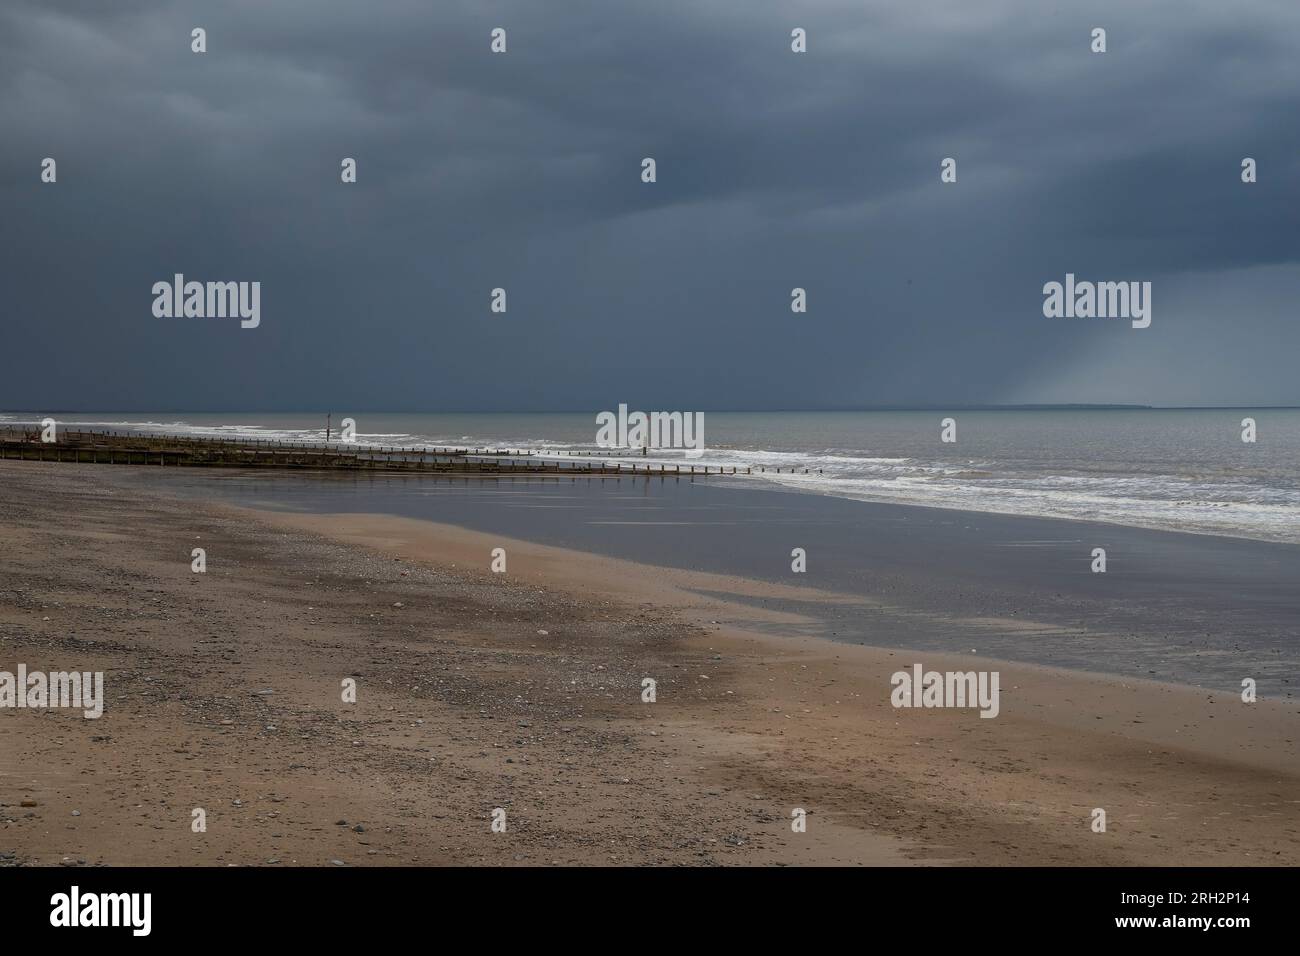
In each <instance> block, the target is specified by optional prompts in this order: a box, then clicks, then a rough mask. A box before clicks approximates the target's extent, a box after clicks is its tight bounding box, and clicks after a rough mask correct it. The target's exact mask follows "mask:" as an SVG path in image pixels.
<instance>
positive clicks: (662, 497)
mask: <svg viewBox="0 0 1300 956" xmlns="http://www.w3.org/2000/svg"><path fill="white" fill-rule="evenodd" d="M128 475H131V476H134V478H135V480H134V481H127V480H126V476H128ZM114 478H116V479H120V480H122V481H123V483H124V484H127V485H128V486H131V487H138V488H141V489H143V490H145V491H146V492H147V493H154V492H156V491H164V492H176V493H181V494H186V495H188V496H191V497H194V498H195V499H196V500H199V501H208V500H211V499H212V498H213V497H218V498H219V499H220V500H225V501H229V502H231V503H234V504H242V505H250V506H253V507H259V508H264V507H265V508H274V509H279V510H290V511H311V512H316V513H319V514H331V513H339V514H342V513H356V512H366V513H384V514H392V515H399V516H403V517H410V518H420V519H423V520H428V521H437V522H441V523H444V524H453V525H456V526H458V527H467V528H472V529H474V530H476V531H481V532H484V533H488V534H493V535H501V536H506V537H511V538H519V539H522V540H526V541H532V542H535V543H538V544H545V545H551V546H558V547H565V548H569V549H571V550H576V551H584V552H595V553H599V554H603V555H607V556H609V557H614V558H622V559H625V560H629V561H635V562H638V563H645V564H653V565H657V566H661V567H669V568H681V569H685V570H692V571H705V572H710V573H714V574H722V575H726V576H730V577H743V578H747V579H749V578H753V579H759V580H764V581H769V582H772V583H779V584H787V585H797V586H798V587H797V588H793V589H790V590H788V591H783V592H782V593H783V595H784V596H783V597H781V598H779V599H777V598H772V597H768V598H764V599H762V600H763V602H764V603H765V606H767V607H769V608H779V609H784V610H787V611H791V612H794V613H797V614H799V615H800V616H801V617H803V618H804V619H805V622H804V624H803V633H807V634H810V635H814V636H819V637H827V638H830V639H833V640H837V641H845V642H851V643H865V644H883V645H886V646H890V647H908V648H912V649H915V650H918V651H926V652H932V651H937V652H945V653H965V652H966V651H968V650H969V649H970V648H972V647H974V648H977V649H978V650H979V652H980V653H981V654H987V655H988V656H991V657H999V658H1005V659H1008V660H1016V661H1021V662H1024V663H1031V664H1047V665H1050V666H1056V667H1070V668H1077V669H1081V670H1098V669H1100V670H1105V671H1107V672H1109V673H1114V674H1117V675H1120V676H1128V677H1140V678H1149V679H1152V680H1161V681H1168V682H1172V683H1177V684H1191V685H1194V686H1200V687H1205V688H1207V689H1210V690H1218V691H1224V692H1228V691H1232V690H1237V689H1239V688H1240V687H1241V681H1242V679H1243V678H1244V677H1250V678H1252V679H1254V680H1255V681H1257V683H1258V684H1259V687H1260V688H1261V692H1262V693H1263V694H1264V695H1265V696H1268V697H1271V698H1291V699H1300V697H1297V694H1300V687H1298V686H1297V684H1296V679H1297V678H1296V675H1297V674H1300V637H1298V635H1297V630H1296V627H1297V622H1300V587H1297V585H1296V582H1297V581H1300V545H1295V544H1282V543H1276V542H1266V541H1251V540H1245V539H1238V538H1223V537H1216V536H1210V535H1200V534H1183V533H1177V532H1170V531H1155V530H1150V529H1144V528H1129V527H1122V526H1117V525H1108V524H1100V523H1094V522H1083V521H1061V520H1053V519H1046V518H1029V517H1014V516H1009V515H997V514H981V513H976V512H966V511H952V510H944V509H937V508H923V507H916V506H908V505H896V504H883V503H875V502H861V501H848V500H845V499H841V498H830V497H823V496H817V495H808V494H797V493H793V492H787V491H773V490H770V486H768V485H766V484H765V483H763V482H760V481H758V480H755V481H750V482H744V486H743V487H734V486H731V485H729V484H720V483H719V482H718V480H717V479H709V480H708V481H703V480H698V481H695V482H691V481H689V480H685V479H683V480H680V481H678V480H673V479H668V480H663V481H660V480H658V479H651V480H648V481H647V480H646V479H644V478H641V479H636V480H631V479H625V480H612V481H610V480H606V481H600V480H586V479H578V480H573V479H562V480H554V479H551V480H544V481H538V480H531V481H528V480H506V481H498V480H493V479H452V480H439V479H411V478H403V477H395V476H387V477H386V476H382V475H378V476H365V477H351V478H346V477H338V476H325V477H313V476H310V475H306V474H285V475H280V476H278V477H273V476H271V475H269V474H267V473H265V472H262V473H254V474H249V475H240V474H233V473H232V474H223V475H221V476H213V475H212V474H211V473H210V472H209V473H204V472H201V471H196V470H191V469H168V470H163V469H158V468H154V469H150V470H141V469H135V470H134V471H127V470H126V469H118V470H116V471H115V472H114ZM730 480H731V479H727V481H728V482H729V481H730ZM795 547H799V548H803V549H804V551H805V552H806V554H807V572H806V573H803V574H793V573H792V572H791V551H792V549H793V548H795ZM1098 547H1101V548H1105V549H1106V552H1107V571H1106V573H1104V574H1095V573H1093V572H1092V569H1091V566H1092V561H1093V556H1092V552H1093V549H1094V548H1098ZM822 591H834V592H836V593H840V594H844V595H848V596H852V597H853V598H855V600H852V601H843V602H837V603H834V604H827V603H826V602H824V601H821V600H818V599H817V598H816V593H817V592H822ZM782 633H784V632H782ZM882 635H883V636H882ZM778 636H779V635H778Z"/></svg>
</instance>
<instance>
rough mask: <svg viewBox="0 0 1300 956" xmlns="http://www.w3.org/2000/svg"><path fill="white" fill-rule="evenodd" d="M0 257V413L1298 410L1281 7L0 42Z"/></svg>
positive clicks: (48, 17)
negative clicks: (1061, 407) (1125, 311)
mask: <svg viewBox="0 0 1300 956" xmlns="http://www.w3.org/2000/svg"><path fill="white" fill-rule="evenodd" d="M199 26H201V27H204V28H205V29H206V30H207V42H208V52H207V53H204V54H195V53H193V52H191V49H190V44H191V38H190V31H191V30H192V29H193V28H194V27H199ZM494 27H502V28H504V29H505V30H506V31H507V50H508V52H506V53H505V54H503V55H497V54H493V53H492V52H491V51H490V49H489V42H490V37H489V34H490V31H491V30H492V29H493V28H494ZM795 27H802V28H804V29H806V30H807V32H808V52H807V53H806V54H795V53H793V52H791V49H790V31H791V30H792V29H793V28H795ZM1093 27H1104V28H1105V29H1106V30H1107V46H1108V51H1107V52H1106V53H1104V54H1095V53H1093V52H1091V50H1090V44H1091V38H1090V32H1091V30H1092V28H1093ZM47 156H48V157H53V158H54V159H56V160H57V163H58V167H57V169H58V181H57V183H55V184H52V185H51V184H43V183H42V182H41V181H40V175H41V161H42V159H43V158H45V157H47ZM647 156H649V157H654V158H655V160H656V161H657V164H658V182H657V183H654V184H644V183H642V182H641V160H642V158H643V157H647ZM949 156H951V157H954V158H955V159H956V160H957V164H958V166H957V172H958V181H957V183H956V184H944V183H941V182H940V175H939V174H940V161H941V160H942V159H943V158H944V157H949ZM1248 156H1249V157H1253V158H1254V159H1256V160H1257V161H1258V169H1259V171H1258V176H1259V181H1258V182H1257V183H1255V184H1251V185H1246V184H1243V183H1242V182H1241V176H1240V173H1241V161H1242V158H1243V157H1248ZM343 157H355V158H356V160H357V163H358V182H357V183H355V184H343V183H341V182H340V176H339V173H340V161H341V160H342V158H343ZM0 255H2V260H0V261H2V265H0V269H2V270H3V272H2V279H3V290H4V297H3V300H2V305H0V342H3V345H4V352H5V355H6V361H5V363H4V373H3V375H2V376H0V409H32V410H41V409H45V410H50V411H55V410H70V409H76V410H95V409H99V410H224V409H230V410H314V409H325V408H333V409H338V408H348V409H352V410H384V409H391V410H431V411H432V410H443V409H501V410H529V409H538V410H542V409H574V410H589V409H606V408H613V407H615V406H616V405H617V403H619V402H628V403H629V404H631V405H632V406H633V407H641V408H676V409H722V408H756V409H773V408H818V407H833V406H858V405H873V404H889V405H906V404H925V405H943V404H956V403H999V402H1015V403H1021V402H1136V403H1147V404H1300V373H1298V372H1297V356H1298V355H1300V322H1298V321H1297V319H1298V318H1300V315H1298V312H1300V3H1297V2H1296V0H1238V2H1233V3H1224V2H1220V0H1179V2H1167V3H1166V2H1142V3H1134V2H1132V0H1115V2H1112V0H1096V2H1089V3H1078V2H1052V0H915V2H906V3H904V2H889V3H875V2H866V0H853V2H848V0H844V2H841V0H806V2H775V0H655V2H653V3H632V2H630V0H573V2H565V0H545V2H539V0H527V2H485V0H463V2H451V0H410V2H383V0H375V2H366V3H356V2H346V3H345V2H340V0H234V2H226V3H220V4H216V3H197V2H194V3H189V2H166V0H113V2H111V3H105V2H102V0H82V2H73V0H4V3H3V4H2V5H0ZM177 272H180V273H183V274H184V275H185V276H186V278H187V279H194V280H199V281H207V280H236V281H237V280H244V281H251V280H257V281H260V282H261V284H262V292H261V325H260V327H258V328H256V329H241V328H240V327H239V324H238V322H237V321H234V320H229V319H226V320H222V319H198V318H174V319H162V318H156V317H155V316H154V315H153V312H152V304H153V294H152V292H151V288H152V286H153V284H154V283H155V282H158V281H160V280H167V281H169V280H170V279H171V277H172V275H173V274H174V273H177ZM1067 272H1073V273H1075V274H1076V275H1077V276H1078V277H1079V278H1080V279H1091V280H1097V281H1102V280H1116V281H1118V280H1138V281H1150V282H1151V283H1152V323H1151V326H1150V328H1147V329H1134V328H1131V327H1130V324H1129V323H1128V322H1127V321H1122V320H1102V319H1065V318H1055V319H1049V318H1045V317H1044V315H1043V309H1042V306H1043V293H1042V287H1043V284H1044V283H1046V282H1050V281H1053V280H1055V281H1061V280H1063V279H1064V276H1065V274H1066V273H1067ZM498 286H499V287H504V288H505V289H506V290H507V296H508V312H507V313H506V314H504V315H494V314H492V313H491V312H490V311H489V301H490V292H491V290H492V289H493V288H494V287H498ZM795 286H801V287H803V288H805V289H807V294H808V312H807V314H802V315H798V314H793V313H792V312H791V310H790V290H791V289H792V288H793V287H795Z"/></svg>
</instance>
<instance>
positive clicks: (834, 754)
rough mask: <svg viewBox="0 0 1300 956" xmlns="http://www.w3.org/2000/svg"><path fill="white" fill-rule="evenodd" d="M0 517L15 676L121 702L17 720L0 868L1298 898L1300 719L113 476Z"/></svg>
mask: <svg viewBox="0 0 1300 956" xmlns="http://www.w3.org/2000/svg"><path fill="white" fill-rule="evenodd" d="M0 487H2V488H3V495H2V496H0V670H9V671H13V670H15V669H16V667H17V665H18V664H19V663H20V662H21V663H25V664H27V665H28V667H29V669H32V670H35V669H47V670H68V669H74V668H75V669H80V670H103V671H104V672H105V674H106V677H105V680H106V685H107V705H106V708H105V713H104V716H103V717H102V718H100V719H99V720H86V719H84V718H83V717H82V716H81V715H80V712H79V711H64V710H44V711H42V710H9V709H0V864H5V863H8V864H59V863H62V864H65V865H95V864H168V865H194V864H199V865H226V864H241V865H261V864H268V863H274V864H276V865H293V864H301V865H328V864H331V863H334V864H335V865H339V864H343V865H364V864H367V863H372V864H377V863H382V864H474V863H487V864H516V863H518V864H552V863H566V864H567V863H584V864H608V863H618V864H647V863H669V864H772V863H782V864H801V863H822V864H825V863H831V864H889V865H894V864H898V865H915V864H922V865H935V864H944V863H973V864H989V865H1005V864H1087V865H1127V864H1161V865H1163V864H1215V865H1237V864H1248V865H1249V864H1287V865H1295V864H1297V863H1298V862H1300V759H1298V758H1297V741H1298V740H1300V712H1297V709H1296V706H1295V704H1294V703H1290V704H1284V703H1280V702H1274V701H1267V700H1265V701H1261V702H1259V703H1256V704H1250V705H1247V704H1243V703H1242V702H1241V701H1240V699H1239V698H1238V697H1237V696H1235V695H1218V694H1209V693H1206V692H1203V691H1197V690H1194V689H1190V688H1182V687H1174V686H1169V685H1163V684H1157V683H1151V682H1143V681H1133V680H1120V679H1115V678H1109V677H1105V676H1100V675H1088V674H1081V673H1077V672H1063V671H1056V670H1051V669H1047V668H1037V667H1031V666H1027V665H1021V664H1009V663H1005V662H998V661H992V660H990V659H988V658H985V657H982V656H980V655H978V654H976V655H973V656H969V657H964V658H956V657H944V656H942V655H934V654H925V655H921V656H920V657H918V656H917V655H916V654H915V653H913V652H904V651H891V650H888V649H886V648H885V647H882V648H872V647H859V646H848V645H842V644H835V643H830V642H825V641H821V640H818V639H813V638H805V637H784V636H779V635H775V636H774V635H773V634H772V633H770V632H771V631H773V630H777V631H779V628H780V624H781V623H783V621H785V620H788V621H789V622H791V623H796V622H797V619H794V618H785V619H783V618H781V617H780V616H778V615H774V614H772V613H770V612H766V611H763V610H762V609H756V608H754V607H753V606H751V605H750V604H749V603H746V604H744V605H741V604H733V603H730V602H727V603H723V602H721V601H719V600H717V599H715V598H712V597H705V596H702V595H700V594H699V593H697V592H699V591H710V592H731V593H736V594H745V595H750V596H757V597H762V596H772V595H777V594H779V593H780V591H781V590H783V589H781V588H779V587H778V586H774V585H769V584H762V583H758V582H751V581H745V580H741V579H728V578H721V577H718V576H710V575H701V574H695V573H687V572H677V571H670V570H665V569H661V568H652V567H647V566H642V565H636V564H631V563H628V562H621V561H616V560H611V559H607V558H603V557H595V556H591V555H585V554H580V553H576V552H572V551H564V550H559V549H553V548H546V547H541V546H538V545H533V544H527V543H523V542H517V541H510V540H506V539H501V538H499V537H496V536H491V535H483V534H478V533H474V532H469V531H465V530H461V529H457V528H452V527H448V526H443V525H436V524H431V523H427V522H419V521H413V520H409V519H401V518H393V517H383V516H364V515H353V516H337V517H336V516H305V515H295V514H282V513H264V512H250V511H241V510H238V509H233V508H229V507H224V506H215V505H211V506H208V505H202V506H201V505H196V504H195V503H194V502H189V501H179V500H173V499H170V498H166V497H161V496H151V495H146V494H140V493H132V492H128V491H124V490H122V489H121V488H118V487H115V486H113V485H112V484H111V483H109V482H105V481H103V480H102V469H96V468H95V466H89V465H86V466H76V465H67V464H64V465H58V464H53V463H48V464H42V463H35V462H6V463H0ZM194 547H202V548H204V549H206V552H207V562H208V570H207V573H206V574H195V573H193V572H192V571H191V570H190V560H191V558H190V553H191V549H192V548H194ZM496 547H503V548H505V549H506V553H507V560H508V572H507V573H506V574H493V573H491V572H490V571H489V569H488V568H489V561H490V557H489V555H490V551H491V549H492V548H496ZM791 590H793V589H791ZM798 596H799V597H801V598H804V599H807V598H808V596H809V591H808V589H806V588H800V589H798ZM823 597H824V599H825V600H839V599H840V598H839V597H838V596H836V595H823ZM716 621H727V622H728V624H727V626H723V625H721V624H716V623H713V622H716ZM746 621H749V622H752V624H753V627H754V628H755V629H753V630H751V629H748V628H746V626H745V622H746ZM759 627H761V628H762V632H760V631H759V630H757V628H759ZM879 643H880V644H881V645H886V646H887V645H888V643H889V635H888V634H881V635H880V639H879ZM918 660H919V661H920V662H922V663H924V664H925V666H926V667H927V668H932V669H937V670H958V669H960V670H969V669H984V670H987V669H995V670H998V671H1000V674H1001V688H1002V693H1001V713H1000V714H999V716H998V717H997V718H996V719H992V720H989V719H981V718H980V717H979V715H978V712H977V711H975V710H961V711H957V710H896V709H894V708H893V707H891V706H890V703H889V691H890V684H889V677H890V674H891V673H893V672H894V671H896V670H900V669H908V668H910V666H911V665H912V664H913V663H914V662H916V661H918ZM348 677H352V678H355V679H356V681H357V686H358V692H357V695H358V696H357V703H356V704H348V703H344V702H343V701H342V700H341V690H340V684H341V681H342V680H343V679H344V678H348ZM645 677H651V678H654V679H655V680H656V681H657V701H656V702H655V703H653V704H649V703H643V702H642V700H641V686H642V679H643V678H645ZM24 802H27V803H32V802H34V803H35V806H28V807H24V806H22V804H23V803H24ZM497 807H501V808H504V809H505V810H506V819H507V828H506V832H504V833H494V832H492V829H491V818H492V817H491V815H492V811H493V809H494V808H497ZM797 807H798V808H805V809H806V810H807V811H808V814H809V815H808V818H807V821H808V826H807V832H806V833H794V832H792V830H791V825H790V821H791V811H792V810H793V809H794V808H797ZM1095 807H1101V808H1105V810H1106V812H1107V817H1108V820H1107V823H1108V826H1107V831H1106V832H1105V833H1094V832H1092V829H1091V827H1090V823H1091V812H1092V810H1093V808H1095ZM194 808H203V809H204V810H205V811H206V814H207V831H206V832H204V833H194V832H192V830H191V819H192V810H193V809H194ZM74 811H76V814H75V815H74Z"/></svg>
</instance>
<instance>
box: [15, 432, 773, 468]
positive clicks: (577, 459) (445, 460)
mask: <svg viewBox="0 0 1300 956" xmlns="http://www.w3.org/2000/svg"><path fill="white" fill-rule="evenodd" d="M8 459H13V460H22V461H63V462H79V463H84V464H105V465H144V466H153V467H155V468H158V467H162V468H194V467H209V468H212V467H217V468H286V469H312V470H322V471H332V470H366V471H390V472H422V473H441V474H474V475H557V474H558V475H593V476H598V477H628V476H632V475H648V476H657V475H664V476H674V477H691V476H695V477H704V476H707V475H724V474H726V475H735V474H748V473H749V469H745V470H743V471H740V470H737V469H736V468H734V467H733V468H731V469H729V470H728V469H725V468H721V467H719V466H717V465H713V466H709V465H691V464H671V465H669V464H651V463H649V462H645V463H642V462H625V461H610V460H608V459H606V458H603V457H600V456H599V454H598V453H592V452H567V453H550V454H547V456H546V457H539V456H538V455H537V454H536V453H535V452H532V451H526V450H512V449H494V448H442V447H406V446H392V447H385V446H379V445H363V444H350V443H346V442H331V443H319V444H314V443H310V442H294V441H280V440H276V439H259V438H219V437H207V436H203V437H199V436H190V435H154V434H147V433H143V432H118V431H73V430H68V429H56V430H55V440H54V441H42V440H41V430H40V429H39V428H33V427H28V428H13V427H10V428H5V429H0V460H8Z"/></svg>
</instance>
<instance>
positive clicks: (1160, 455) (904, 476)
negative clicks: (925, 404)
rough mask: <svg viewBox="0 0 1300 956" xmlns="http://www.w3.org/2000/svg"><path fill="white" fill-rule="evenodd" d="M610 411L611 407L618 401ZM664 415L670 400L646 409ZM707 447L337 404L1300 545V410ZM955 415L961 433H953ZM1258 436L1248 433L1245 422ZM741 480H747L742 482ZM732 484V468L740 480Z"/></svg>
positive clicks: (96, 420)
mask: <svg viewBox="0 0 1300 956" xmlns="http://www.w3.org/2000/svg"><path fill="white" fill-rule="evenodd" d="M611 411H612V409H611ZM645 411H647V412H649V411H659V409H645ZM46 414H48V415H49V417H52V418H54V419H55V420H56V421H58V422H59V423H60V425H61V426H62V427H67V428H84V429H110V430H122V431H126V430H131V431H138V432H155V433H167V434H176V435H196V436H202V435H210V436H225V437H232V436H237V437H247V438H263V439H275V440H280V441H294V442H304V443H321V442H324V441H325V440H326V434H327V433H326V427H327V419H326V414H325V413H321V414H294V413H286V414H279V413H264V412H259V413H247V412H204V413H177V412H151V413H140V412H129V413H128V412H96V413H86V412H77V413H62V414H60V413H57V412H51V413H41V414H39V415H37V414H34V413H31V412H8V413H0V426H3V425H5V424H11V425H12V424H20V423H33V422H36V421H39V420H40V419H41V418H43V417H45V415H46ZM702 414H703V424H704V449H703V454H702V455H701V456H699V457H695V458H689V459H688V458H686V457H685V454H684V452H683V451H681V450H672V449H653V448H652V449H649V450H647V451H646V453H645V454H642V452H641V450H640V449H609V448H601V447H599V446H598V445H597V444H596V441H597V431H598V425H597V417H596V413H595V412H544V413H499V412H485V413H380V412H371V413H365V412H360V413H348V412H346V410H343V411H336V412H333V413H330V418H329V426H330V431H329V437H330V438H331V439H332V440H337V439H338V435H339V432H338V430H339V427H340V423H341V420H342V419H343V418H345V417H348V418H352V419H353V420H354V421H355V423H356V426H355V427H356V440H357V442H358V443H361V444H369V445H378V446H384V447H428V446H437V447H444V446H455V447H468V448H492V449H511V450H522V451H528V452H530V453H532V454H534V455H536V456H538V457H542V458H549V457H555V458H564V457H567V456H573V455H596V456H599V457H602V458H607V459H609V460H615V459H623V460H635V461H637V462H650V463H652V464H655V463H666V464H680V463H689V464H694V465H697V466H701V465H709V466H721V467H723V468H726V469H728V470H730V469H731V468H735V469H737V470H738V471H739V472H744V471H746V470H747V469H748V470H750V471H751V472H753V474H751V475H749V476H738V477H737V479H736V480H735V481H734V482H733V483H734V484H735V485H736V486H738V487H763V488H773V487H775V488H780V489H784V490H787V491H790V492H794V493H800V494H808V495H830V496H834V497H838V498H844V499H852V500H860V501H875V502H890V503H896V504H911V505H925V506H929V507H932V508H948V509H958V510H962V511H974V512H988V513H995V514H1007V515H1022V516H1037V517H1054V518H1069V519H1076V520H1082V521H1100V522H1106V523H1110V524H1119V525H1126V526H1130V527H1138V528H1154V529H1161V530H1172V531H1188V532H1195V533H1199V534H1211V535H1222V536H1229V537H1241V538H1252V539H1257V540H1264V541H1277V542H1289V543H1300V409H1295V408H1257V409H1252V408H1212V409H1181V408H1180V409H1151V408H1075V407H1066V408H1056V407H1054V408H1005V409H982V410H960V409H956V410H949V411H945V410H879V411H828V412H807V411H796V412H790V411H775V412H727V411H724V412H707V411H706V412H703V413H702ZM944 419H952V420H953V423H954V427H953V428H952V429H950V430H949V431H950V435H951V437H954V438H955V441H951V442H945V441H943V440H942V434H943V431H944V425H943V422H944ZM1247 419H1250V420H1251V421H1253V423H1254V441H1250V442H1248V441H1243V440H1242V436H1243V432H1244V431H1245V430H1246V428H1247V425H1246V423H1245V420H1247ZM742 478H743V480H742ZM729 481H730V479H729Z"/></svg>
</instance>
